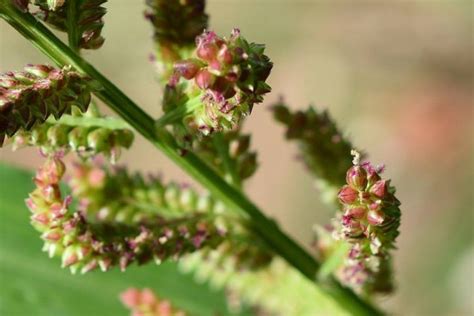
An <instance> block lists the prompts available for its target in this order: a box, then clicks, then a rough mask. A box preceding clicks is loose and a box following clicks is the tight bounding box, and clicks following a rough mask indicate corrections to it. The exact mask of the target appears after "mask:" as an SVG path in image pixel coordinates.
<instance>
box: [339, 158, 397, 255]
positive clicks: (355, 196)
mask: <svg viewBox="0 0 474 316" xmlns="http://www.w3.org/2000/svg"><path fill="white" fill-rule="evenodd" d="M382 171H383V167H377V168H376V167H373V166H372V165H371V164H370V163H368V162H366V163H362V164H355V165H354V166H353V167H351V168H350V169H349V170H348V171H347V175H346V182H347V184H346V185H344V186H343V187H342V188H341V190H340V191H339V194H338V197H339V201H340V202H341V204H342V206H343V215H342V233H343V234H344V237H345V238H347V239H348V240H353V241H354V242H356V243H360V242H361V241H362V242H363V243H365V244H366V245H364V247H362V248H363V249H364V250H365V251H370V253H371V254H373V255H377V254H379V253H386V252H387V251H388V250H390V249H392V248H393V247H394V242H395V238H396V237H397V236H398V227H399V226H400V209H399V206H400V202H399V201H398V200H397V198H396V197H395V195H394V193H395V188H394V187H392V186H390V180H385V179H382V178H381V176H380V173H381V172H382ZM366 246H368V247H366Z"/></svg>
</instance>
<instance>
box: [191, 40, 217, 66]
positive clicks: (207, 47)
mask: <svg viewBox="0 0 474 316" xmlns="http://www.w3.org/2000/svg"><path fill="white" fill-rule="evenodd" d="M217 52H218V48H217V46H216V45H215V44H213V43H209V42H205V41H203V42H201V44H200V45H199V47H198V48H197V50H196V55H197V56H198V57H199V58H201V59H203V60H205V61H207V62H211V61H213V60H215V59H216V55H217Z"/></svg>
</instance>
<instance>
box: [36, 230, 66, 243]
mask: <svg viewBox="0 0 474 316" xmlns="http://www.w3.org/2000/svg"><path fill="white" fill-rule="evenodd" d="M41 237H42V238H43V239H46V240H50V241H58V240H60V239H61V237H62V234H61V233H60V232H59V231H50V232H47V233H45V234H43V235H42V236H41Z"/></svg>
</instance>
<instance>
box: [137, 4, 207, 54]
mask: <svg viewBox="0 0 474 316" xmlns="http://www.w3.org/2000/svg"><path fill="white" fill-rule="evenodd" d="M146 4H147V6H148V7H149V10H147V11H146V12H145V17H146V18H147V19H148V20H149V21H150V22H151V23H152V24H153V30H154V39H155V40H156V42H157V43H158V45H159V47H158V49H160V50H161V55H163V56H164V57H165V59H167V60H177V59H179V56H180V54H179V50H180V49H181V48H187V47H188V48H189V46H193V44H194V40H195V38H196V36H198V35H199V34H201V33H202V31H203V30H204V29H205V28H207V20H208V16H207V14H206V13H205V12H204V8H205V0H184V1H183V0H147V1H146Z"/></svg>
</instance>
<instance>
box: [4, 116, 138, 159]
mask: <svg viewBox="0 0 474 316" xmlns="http://www.w3.org/2000/svg"><path fill="white" fill-rule="evenodd" d="M87 114H89V111H88V112H87ZM68 118H71V119H72V121H73V122H71V123H74V124H67V122H64V121H67V119H68ZM91 118H94V120H93V121H90V119H91ZM107 121H108V119H106V118H102V117H95V116H91V115H87V116H84V115H82V114H79V113H76V114H75V115H74V116H71V117H69V116H63V117H62V119H60V120H59V121H54V122H49V121H48V122H45V123H43V124H39V125H36V126H35V127H33V129H31V130H30V131H26V130H21V131H19V132H18V133H17V134H16V135H15V136H14V137H13V138H12V142H13V147H14V149H16V148H19V147H23V146H35V147H38V148H40V150H41V152H43V153H45V154H52V153H54V152H58V151H63V152H67V151H75V152H76V153H77V154H78V155H80V156H81V157H91V156H94V155H97V154H99V153H103V154H104V155H105V156H106V157H108V158H109V159H110V160H111V161H112V162H115V161H117V159H118V158H119V156H120V154H121V150H122V148H125V149H128V148H130V146H131V145H132V143H133V139H134V135H133V132H132V131H131V130H130V129H128V128H109V127H107V125H106V123H107ZM81 123H83V124H82V125H81ZM94 123H95V124H94ZM101 123H103V124H102V125H103V126H101Z"/></svg>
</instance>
